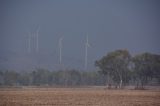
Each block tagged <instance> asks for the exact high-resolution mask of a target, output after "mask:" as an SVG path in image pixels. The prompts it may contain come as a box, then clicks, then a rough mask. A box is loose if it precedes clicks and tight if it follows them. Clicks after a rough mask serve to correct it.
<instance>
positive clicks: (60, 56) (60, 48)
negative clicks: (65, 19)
mask: <svg viewBox="0 0 160 106" xmlns="http://www.w3.org/2000/svg"><path fill="white" fill-rule="evenodd" d="M62 40H63V38H62V37H61V38H60V39H59V64H60V65H61V64H62Z"/></svg>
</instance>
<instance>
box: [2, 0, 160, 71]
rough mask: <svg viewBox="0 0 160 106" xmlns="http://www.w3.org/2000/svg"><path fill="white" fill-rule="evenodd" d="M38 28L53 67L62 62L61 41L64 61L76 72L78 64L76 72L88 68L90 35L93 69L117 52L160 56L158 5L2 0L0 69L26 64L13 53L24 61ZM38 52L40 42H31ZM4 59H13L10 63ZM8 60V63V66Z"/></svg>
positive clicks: (132, 0)
mask: <svg viewBox="0 0 160 106" xmlns="http://www.w3.org/2000/svg"><path fill="white" fill-rule="evenodd" d="M37 26H39V27H40V31H39V54H45V56H46V58H45V57H44V59H46V60H47V58H50V59H53V60H54V61H50V62H53V63H50V64H56V62H57V61H58V40H59V38H60V37H61V36H63V49H62V55H63V59H62V60H63V62H64V64H70V66H71V67H72V65H71V64H73V63H77V64H78V65H77V66H76V67H75V68H77V67H78V68H83V66H84V55H85V54H84V53H85V39H86V35H87V34H88V37H89V43H90V45H91V47H90V48H88V55H89V57H88V59H89V60H88V61H89V67H93V66H94V61H95V60H96V59H100V58H101V57H102V56H104V55H106V53H107V52H110V51H113V50H116V49H128V50H129V51H130V52H131V53H132V54H137V53H142V52H152V53H158V54H160V1H159V0H1V1H0V53H1V54H0V56H1V57H3V58H1V61H2V62H0V67H3V65H6V64H19V63H18V62H21V61H22V60H23V61H25V59H20V60H21V61H20V60H19V61H18V62H17V63H16V60H14V59H13V58H12V53H13V54H18V56H20V55H22V56H23V57H25V56H24V55H23V54H25V53H27V46H28V44H27V39H28V33H29V32H31V33H33V32H34V31H36V28H37ZM34 52H35V37H32V40H31V53H34ZM5 54H9V55H7V60H5V59H4V56H3V55H5ZM10 55H11V57H9V56H10ZM11 58H12V59H11ZM17 58H20V57H17ZM17 58H16V59H17ZM3 59H4V60H5V61H8V62H6V63H4V62H3ZM11 61H13V62H14V63H12V62H11ZM36 61H38V60H36ZM21 63H23V62H21ZM24 63H25V62H24ZM24 63H23V64H24ZM46 63H47V62H46ZM26 64H27V63H26ZM42 64H43V63H42ZM6 66H12V65H6ZM14 66H16V65H14ZM73 67H74V65H73Z"/></svg>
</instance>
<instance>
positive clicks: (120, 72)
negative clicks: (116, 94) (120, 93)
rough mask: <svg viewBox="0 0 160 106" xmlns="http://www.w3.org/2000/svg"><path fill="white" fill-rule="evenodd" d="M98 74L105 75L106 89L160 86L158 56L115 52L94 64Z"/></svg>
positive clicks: (159, 56)
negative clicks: (127, 86) (113, 86)
mask: <svg viewBox="0 0 160 106" xmlns="http://www.w3.org/2000/svg"><path fill="white" fill-rule="evenodd" d="M95 65H96V66H97V67H99V69H100V70H99V72H100V73H102V74H104V75H107V84H108V87H110V86H111V85H115V86H117V87H119V88H123V87H124V86H125V85H128V84H134V85H135V86H136V88H137V89H143V88H144V86H145V85H147V84H154V85H156V84H160V55H157V54H151V53H142V54H137V55H135V56H131V54H130V53H129V51H128V50H116V51H113V52H109V53H108V54H107V55H106V56H104V57H102V58H101V59H100V60H98V61H96V62H95Z"/></svg>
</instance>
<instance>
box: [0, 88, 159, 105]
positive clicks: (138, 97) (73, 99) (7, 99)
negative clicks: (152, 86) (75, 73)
mask: <svg viewBox="0 0 160 106" xmlns="http://www.w3.org/2000/svg"><path fill="white" fill-rule="evenodd" d="M0 106H160V91H159V90H104V89H99V88H96V89H95V88H21V89H17V88H14V89H13V88H10V89H5V88H3V89H0Z"/></svg>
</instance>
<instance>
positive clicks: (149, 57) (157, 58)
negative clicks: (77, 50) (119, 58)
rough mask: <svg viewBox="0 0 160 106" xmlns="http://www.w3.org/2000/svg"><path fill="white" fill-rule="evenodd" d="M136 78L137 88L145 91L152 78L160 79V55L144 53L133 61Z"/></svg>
mask: <svg viewBox="0 0 160 106" xmlns="http://www.w3.org/2000/svg"><path fill="white" fill-rule="evenodd" d="M132 61H133V63H134V73H135V77H136V81H137V84H136V88H138V89H139V88H141V89H144V85H145V84H147V83H148V81H149V80H151V79H152V78H154V77H155V78H158V77H160V55H154V54H150V53H142V54H139V55H136V56H134V57H133V59H132Z"/></svg>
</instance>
